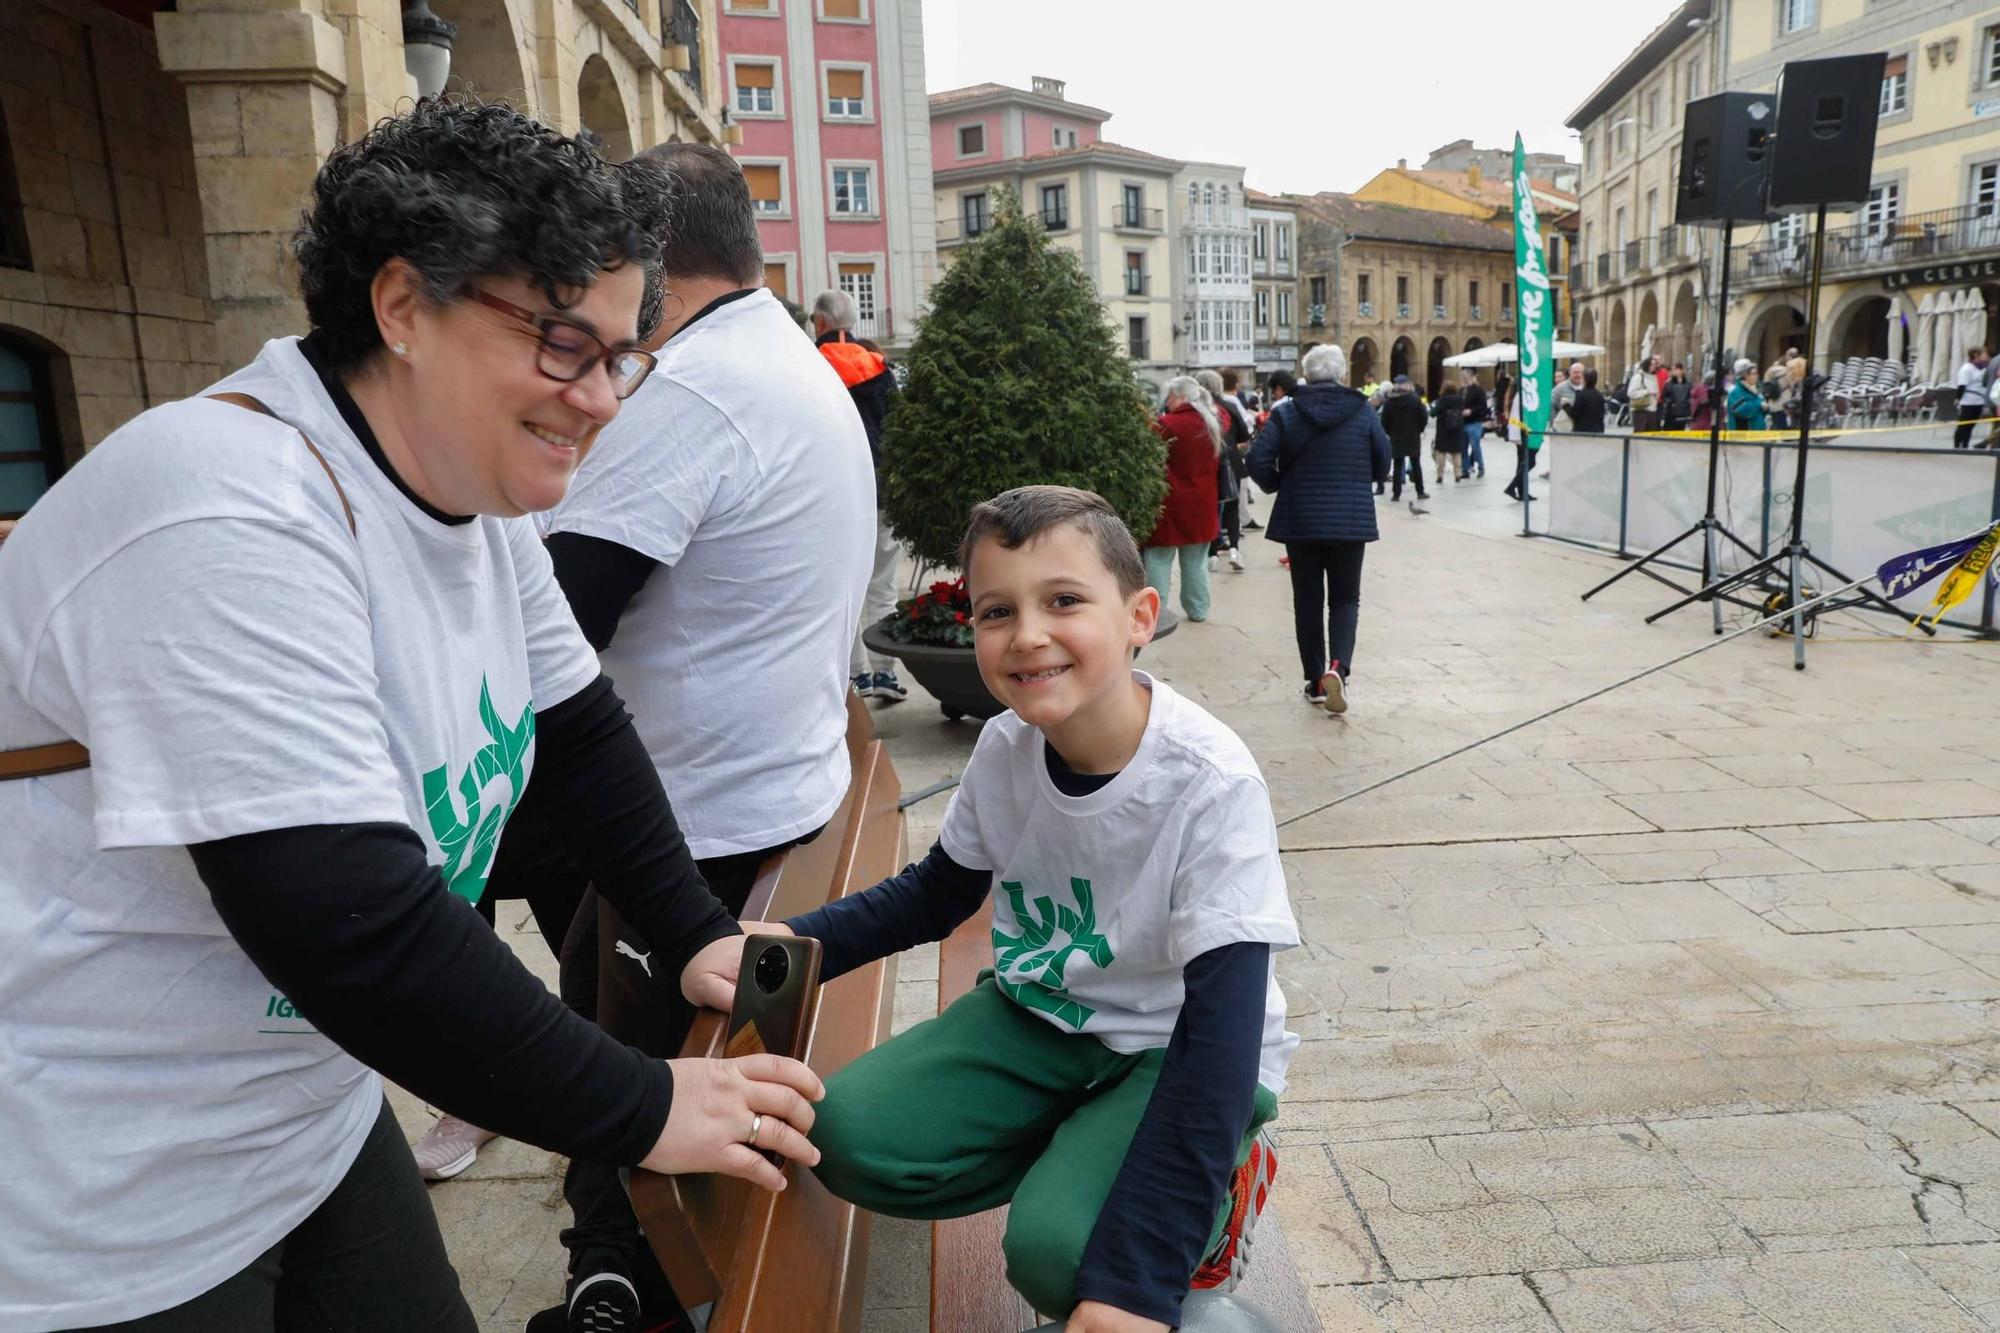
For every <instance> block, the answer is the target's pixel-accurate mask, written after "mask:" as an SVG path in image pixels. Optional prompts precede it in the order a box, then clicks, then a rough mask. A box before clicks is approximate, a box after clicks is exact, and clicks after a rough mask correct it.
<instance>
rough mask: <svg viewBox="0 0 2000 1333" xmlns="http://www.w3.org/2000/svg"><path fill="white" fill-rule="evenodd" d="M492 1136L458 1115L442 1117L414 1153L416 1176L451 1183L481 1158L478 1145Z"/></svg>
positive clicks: (421, 1140) (488, 1130)
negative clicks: (456, 1176) (449, 1181)
mask: <svg viewBox="0 0 2000 1333" xmlns="http://www.w3.org/2000/svg"><path fill="white" fill-rule="evenodd" d="M493 1137H494V1133H493V1131H492V1130H490V1129H481V1128H480V1127H479V1126H477V1125H474V1124H471V1123H469V1122H467V1121H464V1120H460V1119H459V1118H458V1117H457V1116H455V1115H441V1116H439V1117H438V1121H437V1123H436V1124H435V1125H432V1126H431V1128H430V1132H429V1133H427V1134H425V1135H424V1136H423V1138H421V1139H419V1140H417V1146H416V1147H415V1148H414V1149H412V1150H411V1151H412V1153H413V1155H414V1156H415V1157H416V1159H417V1174H418V1175H421V1176H422V1177H423V1178H424V1179H425V1180H450V1179H451V1178H452V1177H453V1176H455V1175H457V1174H458V1173H459V1172H461V1171H463V1170H465V1168H467V1167H468V1166H471V1165H472V1164H473V1162H474V1161H476V1160H477V1159H478V1157H479V1145H481V1144H482V1143H485V1142H486V1141H487V1140H489V1139H491V1138H493Z"/></svg>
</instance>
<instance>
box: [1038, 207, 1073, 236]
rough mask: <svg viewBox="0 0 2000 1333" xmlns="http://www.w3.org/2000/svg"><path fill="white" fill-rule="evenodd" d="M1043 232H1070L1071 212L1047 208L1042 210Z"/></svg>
mask: <svg viewBox="0 0 2000 1333" xmlns="http://www.w3.org/2000/svg"><path fill="white" fill-rule="evenodd" d="M1042 230H1043V231H1068V230H1069V210H1068V209H1067V208H1045V209H1043V210H1042Z"/></svg>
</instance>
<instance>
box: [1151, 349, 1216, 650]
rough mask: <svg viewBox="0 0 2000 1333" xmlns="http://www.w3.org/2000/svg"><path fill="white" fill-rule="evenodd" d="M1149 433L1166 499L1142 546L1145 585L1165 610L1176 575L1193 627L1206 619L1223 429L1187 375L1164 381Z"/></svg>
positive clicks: (1203, 392) (1204, 392)
mask: <svg viewBox="0 0 2000 1333" xmlns="http://www.w3.org/2000/svg"><path fill="white" fill-rule="evenodd" d="M1153 429H1155V430H1156V431H1158V432H1159V433H1160V436H1161V438H1163V439H1165V440H1166V442H1167V498H1166V500H1165V502H1164V503H1163V504H1162V505H1161V506H1160V517H1159V520H1158V521H1157V522H1155V523H1154V524H1153V531H1152V532H1151V533H1150V534H1148V536H1147V537H1146V540H1145V541H1144V542H1143V543H1141V545H1142V546H1143V547H1144V555H1145V560H1146V582H1147V583H1149V584H1151V585H1152V586H1153V590H1154V591H1155V592H1157V593H1159V594H1160V601H1161V603H1162V604H1164V603H1165V602H1166V600H1167V594H1168V591H1169V590H1170V589H1171V588H1172V587H1173V581H1174V566H1175V565H1176V564H1178V565H1179V566H1180V571H1181V610H1182V611H1183V612H1184V613H1186V615H1187V618H1188V619H1189V620H1192V621H1194V622H1195V623H1196V624H1199V623H1201V622H1202V621H1204V620H1207V619H1208V609H1209V587H1208V544H1209V543H1210V542H1212V541H1214V540H1215V535H1216V533H1217V532H1218V531H1219V530H1220V529H1221V521H1220V517H1219V516H1220V510H1219V508H1218V501H1217V498H1216V493H1215V479H1216V465H1217V463H1218V462H1219V461H1220V459H1221V457H1222V438H1223V437H1222V423H1221V422H1220V421H1219V420H1217V418H1216V415H1215V408H1214V406H1213V405H1212V403H1211V401H1210V398H1209V393H1208V390H1206V389H1204V388H1202V387H1201V384H1200V382H1199V381H1197V380H1196V379H1195V378H1194V377H1193V376H1192V375H1176V376H1174V377H1173V378H1172V379H1170V380H1168V381H1167V401H1166V405H1165V406H1164V407H1163V408H1162V409H1161V411H1160V416H1159V420H1157V421H1156V422H1154V423H1153Z"/></svg>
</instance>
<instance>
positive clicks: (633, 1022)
mask: <svg viewBox="0 0 2000 1333" xmlns="http://www.w3.org/2000/svg"><path fill="white" fill-rule="evenodd" d="M821 831H823V830H815V831H814V832H812V833H809V834H807V835H806V836H805V837H803V838H799V839H797V840H796V841H794V842H788V843H784V844H782V845H780V846H777V847H771V848H767V849H765V850H763V851H759V852H739V853H737V854H735V855H733V856H715V857H709V858H708V859H706V860H700V861H696V862H695V867H696V868H697V869H698V870H700V871H701V877H702V878H703V879H704V880H706V881H707V882H708V890H709V892H710V893H713V894H714V895H715V896H716V899H717V900H718V901H720V902H721V903H722V905H723V906H724V907H726V908H728V909H729V914H730V915H731V916H739V917H740V916H742V915H743V904H744V901H745V900H746V899H747V898H749V896H750V890H751V888H752V887H753V886H754V885H755V884H756V882H757V871H758V870H759V869H760V868H761V867H762V866H763V864H764V862H765V861H766V860H767V859H769V858H770V857H771V856H772V855H774V854H776V853H778V852H781V851H784V850H785V849H786V848H788V847H794V846H797V845H798V844H799V843H805V842H811V841H812V840H813V839H814V838H817V837H818V836H819V835H820V832H821ZM530 901H532V900H530ZM598 935H599V932H598V911H597V893H596V891H595V890H592V891H589V892H587V893H585V894H584V895H583V901H582V903H581V905H580V906H579V907H578V909H577V912H576V915H575V919H574V921H573V922H572V924H571V925H570V928H569V935H568V937H567V938H565V939H564V941H563V943H562V950H561V959H562V970H561V977H562V998H563V1002H564V1003H565V1004H567V1005H569V1006H570V1008H572V1009H574V1010H576V1011H577V1012H578V1013H579V1014H582V1015H583V1016H584V1017H585V1018H588V1019H591V1020H592V1021H594V1022H599V1023H602V1024H603V1026H604V1028H605V1030H606V1031H607V1032H609V1033H610V1034H611V1035H612V1036H614V1037H616V1038H618V1039H619V1040H620V1041H622V1042H625V1043H627V1044H628V1045H632V1046H636V1047H638V1048H639V1049H640V1050H641V1051H644V1052H645V1053H646V1054H647V1055H651V1056H655V1057H657V1058H659V1059H662V1060H670V1059H673V1058H675V1057H677V1056H678V1055H680V1053H681V1045H682V1043H684V1042H685V1041H686V1040H687V1035H688V1030H689V1029H690V1028H692V1027H693V1026H694V1018H695V1007H694V1006H693V1005H691V1004H689V1003H688V1002H687V999H686V997H685V996H683V995H682V994H681V984H680V978H679V977H678V976H666V975H664V971H665V969H661V971H660V972H659V973H655V972H653V971H652V970H651V969H650V968H649V967H645V966H642V965H640V964H639V963H638V962H637V961H636V960H633V959H630V958H627V957H626V956H624V955H622V954H621V955H619V958H618V963H619V965H618V966H616V967H614V968H613V969H612V971H611V975H610V976H609V978H606V979H605V980H606V982H607V985H608V988H609V989H610V990H611V991H612V992H613V995H612V1000H613V1003H612V1004H611V1006H610V1011H609V1012H608V1013H605V1014H603V1015H600V1014H599V1012H598V990H599V980H600V978H599V974H598V956H599V955H598V944H599V938H598ZM563 1199H564V1201H565V1202H567V1203H568V1204H569V1208H570V1214H571V1216H572V1217H573V1218H574V1219H575V1225H573V1226H572V1227H570V1228H569V1229H567V1230H565V1231H564V1232H563V1234H562V1242H563V1244H564V1245H565V1246H567V1247H568V1248H570V1249H571V1250H576V1249H580V1248H582V1247H584V1246H591V1247H602V1248H608V1249H611V1250H613V1251H614V1252H616V1253H618V1254H620V1255H621V1256H622V1257H624V1259H625V1260H626V1262H627V1264H628V1265H629V1266H630V1267H631V1269H632V1275H633V1282H634V1285H635V1286H637V1287H638V1289H639V1291H640V1292H641V1293H642V1294H643V1293H645V1292H647V1291H649V1290H660V1289H663V1288H665V1287H666V1277H665V1275H664V1274H662V1273H661V1272H660V1271H659V1265H658V1262H657V1261H656V1260H655V1259H654V1258H653V1251H652V1248H651V1247H650V1246H649V1245H647V1244H646V1240H645V1237H644V1236H642V1235H641V1234H640V1232H639V1221H638V1219H637V1218H636V1217H634V1216H633V1215H632V1201H631V1199H630V1197H629V1196H628V1195H627V1194H626V1193H625V1183H624V1181H623V1180H621V1179H620V1178H619V1174H618V1168H617V1167H616V1166H607V1165H605V1164H604V1163H602V1162H585V1161H580V1160H576V1159H571V1161H570V1164H569V1168H568V1170H566V1171H565V1172H564V1173H563Z"/></svg>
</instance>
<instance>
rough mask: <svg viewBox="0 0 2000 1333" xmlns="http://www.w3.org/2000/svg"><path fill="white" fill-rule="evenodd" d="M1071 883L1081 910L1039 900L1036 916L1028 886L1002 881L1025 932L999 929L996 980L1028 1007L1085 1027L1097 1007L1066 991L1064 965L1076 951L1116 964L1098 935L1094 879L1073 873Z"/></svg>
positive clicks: (1100, 962) (995, 941)
mask: <svg viewBox="0 0 2000 1333" xmlns="http://www.w3.org/2000/svg"><path fill="white" fill-rule="evenodd" d="M1069 887H1070V892H1071V893H1073V894H1075V895H1076V910H1075V911H1071V910H1070V909H1069V908H1067V907H1061V906H1058V905H1057V904H1056V903H1055V901H1054V900H1053V899H1051V898H1037V899H1035V915H1034V916H1032V917H1030V916H1029V915H1028V904H1027V902H1026V897H1027V894H1026V892H1025V891H1024V890H1023V889H1022V887H1021V886H1020V885H1019V884H1016V883H1014V882H1013V881H1011V880H1002V881H1001V882H1000V891H1001V892H1002V893H1004V894H1006V895H1007V905H1008V906H1009V907H1011V908H1013V909H1014V920H1015V923H1016V924H1018V925H1019V926H1020V928H1021V933H1020V934H1019V935H1018V936H1016V935H1008V934H1006V933H1004V932H1002V931H1001V930H1000V929H999V928H998V927H995V928H994V931H993V965H994V968H995V970H996V971H997V973H998V975H997V976H996V977H995V978H994V980H995V981H996V982H997V983H998V984H999V987H1000V989H1001V990H1002V991H1003V992H1004V993H1005V994H1006V995H1007V996H1008V997H1009V998H1011V999H1012V1000H1013V1001H1014V1003H1016V1004H1018V1005H1020V1006H1021V1007H1022V1008H1024V1009H1036V1010H1040V1011H1041V1012H1042V1013H1045V1014H1052V1015H1054V1016H1055V1017H1056V1018H1058V1019H1060V1020H1062V1021H1063V1022H1065V1023H1067V1024H1069V1025H1070V1026H1071V1027H1073V1028H1075V1029H1077V1030H1078V1031H1082V1029H1083V1025H1084V1024H1085V1023H1088V1022H1089V1021H1090V1016H1091V1015H1092V1014H1094V1013H1096V1012H1097V1011H1096V1010H1095V1009H1092V1008H1091V1007H1090V1006H1089V1005H1086V1004H1082V1003H1080V1002H1078V1001H1076V1000H1073V999H1071V998H1070V997H1069V995H1068V993H1067V992H1065V991H1064V990H1063V968H1064V966H1065V965H1067V964H1068V962H1069V958H1070V955H1071V954H1075V953H1080V954H1082V955H1083V956H1084V957H1085V958H1088V959H1089V960H1090V961H1091V962H1093V963H1095V964H1097V965H1098V966H1099V967H1100V968H1103V967H1109V966H1111V958H1112V953H1111V941H1110V940H1107V939H1106V938H1104V936H1102V935H1100V934H1098V933H1097V903H1096V900H1095V899H1094V898H1092V897H1091V893H1090V881H1089V880H1087V879H1078V878H1077V877H1076V876H1074V875H1072V876H1070V881H1069ZM1058 933H1060V934H1061V935H1062V936H1064V937H1065V942H1064V943H1062V944H1060V945H1058V944H1056V942H1055V941H1056V936H1057V934H1058ZM1036 974H1039V975H1036ZM1013 977H1019V978H1020V979H1019V980H1013V979H1011V978H1013Z"/></svg>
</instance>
